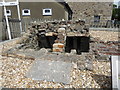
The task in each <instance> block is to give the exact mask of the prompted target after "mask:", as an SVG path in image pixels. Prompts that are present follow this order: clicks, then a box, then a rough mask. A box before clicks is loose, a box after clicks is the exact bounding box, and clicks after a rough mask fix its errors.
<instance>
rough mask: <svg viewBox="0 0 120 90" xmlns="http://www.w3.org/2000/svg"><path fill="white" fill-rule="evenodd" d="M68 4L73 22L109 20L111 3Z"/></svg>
mask: <svg viewBox="0 0 120 90" xmlns="http://www.w3.org/2000/svg"><path fill="white" fill-rule="evenodd" d="M68 4H69V6H70V8H71V9H72V11H73V15H72V19H73V20H76V19H84V20H86V21H87V20H91V21H103V20H106V21H107V20H111V16H112V8H113V3H112V2H69V3H68Z"/></svg>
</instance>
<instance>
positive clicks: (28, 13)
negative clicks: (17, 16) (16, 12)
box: [22, 9, 30, 16]
mask: <svg viewBox="0 0 120 90" xmlns="http://www.w3.org/2000/svg"><path fill="white" fill-rule="evenodd" d="M22 15H24V16H29V15H30V9H24V10H22Z"/></svg>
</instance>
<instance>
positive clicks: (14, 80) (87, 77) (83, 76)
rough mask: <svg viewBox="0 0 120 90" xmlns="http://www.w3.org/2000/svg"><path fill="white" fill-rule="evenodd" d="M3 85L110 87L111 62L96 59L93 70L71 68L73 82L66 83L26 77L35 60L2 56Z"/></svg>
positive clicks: (22, 86) (28, 86)
mask: <svg viewBox="0 0 120 90" xmlns="http://www.w3.org/2000/svg"><path fill="white" fill-rule="evenodd" d="M0 62H2V65H1V70H2V71H1V72H0V75H1V79H0V82H2V83H1V86H2V87H6V88H110V87H111V77H110V76H111V70H110V62H102V61H100V62H99V61H94V62H93V66H94V70H93V71H86V70H84V71H80V70H78V69H77V68H74V69H73V70H71V83H70V84H68V85H64V84H62V83H54V82H47V81H34V80H31V79H30V78H26V77H25V73H26V72H27V71H28V70H29V69H30V67H31V65H32V63H33V62H34V61H33V60H28V59H18V58H12V57H2V56H1V57H0Z"/></svg>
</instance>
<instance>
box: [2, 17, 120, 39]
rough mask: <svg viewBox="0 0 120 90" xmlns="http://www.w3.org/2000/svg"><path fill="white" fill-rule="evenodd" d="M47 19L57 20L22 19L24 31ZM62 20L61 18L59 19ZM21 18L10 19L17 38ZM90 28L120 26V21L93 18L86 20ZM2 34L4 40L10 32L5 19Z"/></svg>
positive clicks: (13, 34)
mask: <svg viewBox="0 0 120 90" xmlns="http://www.w3.org/2000/svg"><path fill="white" fill-rule="evenodd" d="M45 21H55V20H54V19H46V20H44V19H34V18H23V19H22V20H21V22H22V30H23V32H26V30H27V29H28V27H29V26H30V25H31V23H32V22H37V23H39V22H45ZM58 21H60V20H58ZM19 22H20V21H19V20H17V19H9V25H10V30H11V35H12V38H16V37H19V36H20V35H21V34H20V27H19ZM86 22H87V23H88V24H89V26H90V28H112V29H115V28H120V22H119V23H115V22H113V21H110V20H109V21H105V20H104V21H100V22H94V21H92V20H87V21H86ZM2 33H3V34H2V35H3V40H7V39H8V33H7V27H6V23H5V19H3V31H2Z"/></svg>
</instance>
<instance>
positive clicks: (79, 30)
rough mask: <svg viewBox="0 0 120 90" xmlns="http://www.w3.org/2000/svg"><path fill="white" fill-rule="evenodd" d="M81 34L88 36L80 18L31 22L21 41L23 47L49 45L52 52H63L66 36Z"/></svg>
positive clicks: (87, 31) (35, 47) (85, 26)
mask: <svg viewBox="0 0 120 90" xmlns="http://www.w3.org/2000/svg"><path fill="white" fill-rule="evenodd" d="M83 36H84V37H88V38H89V27H88V25H86V24H85V22H84V21H82V20H77V21H75V22H73V21H64V20H62V21H53V22H42V23H32V25H31V27H29V28H28V31H27V33H25V34H24V35H23V37H22V41H21V43H22V44H25V45H24V48H33V49H40V48H41V47H42V48H43V47H45V48H47V47H49V48H51V49H52V51H53V52H64V51H65V44H66V38H67V37H83ZM53 39H54V40H53ZM88 42H89V41H88ZM88 44H89V43H88ZM88 46H89V45H88Z"/></svg>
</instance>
